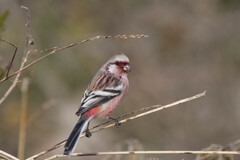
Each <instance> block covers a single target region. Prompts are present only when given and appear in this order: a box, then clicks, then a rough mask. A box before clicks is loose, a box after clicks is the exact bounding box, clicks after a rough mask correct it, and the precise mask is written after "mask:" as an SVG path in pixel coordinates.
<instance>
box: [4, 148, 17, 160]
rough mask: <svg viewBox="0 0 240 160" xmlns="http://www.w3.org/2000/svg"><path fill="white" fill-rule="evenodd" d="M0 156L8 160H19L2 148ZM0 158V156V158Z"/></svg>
mask: <svg viewBox="0 0 240 160" xmlns="http://www.w3.org/2000/svg"><path fill="white" fill-rule="evenodd" d="M0 157H2V158H5V159H8V160H19V159H18V158H16V157H14V156H12V155H11V154H9V153H7V152H4V151H2V150H0ZM0 159H1V158H0Z"/></svg>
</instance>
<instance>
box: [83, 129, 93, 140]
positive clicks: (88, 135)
mask: <svg viewBox="0 0 240 160" xmlns="http://www.w3.org/2000/svg"><path fill="white" fill-rule="evenodd" d="M85 135H86V137H87V138H90V137H91V136H92V133H91V132H90V130H89V129H86V132H85Z"/></svg>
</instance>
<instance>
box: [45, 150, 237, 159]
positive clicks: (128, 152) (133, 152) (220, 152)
mask: <svg viewBox="0 0 240 160" xmlns="http://www.w3.org/2000/svg"><path fill="white" fill-rule="evenodd" d="M132 154H161V155H162V154H192V155H193V154H218V155H223V154H224V155H240V152H238V151H120V152H95V153H73V154H72V155H70V157H80V156H105V155H132ZM62 157H68V156H66V155H62V154H59V155H54V156H52V157H49V158H46V159H45V160H52V159H55V158H62Z"/></svg>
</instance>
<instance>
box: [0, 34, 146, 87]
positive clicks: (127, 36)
mask: <svg viewBox="0 0 240 160" xmlns="http://www.w3.org/2000/svg"><path fill="white" fill-rule="evenodd" d="M145 37H148V36H147V35H144V34H137V35H116V36H96V37H92V38H88V39H85V40H82V41H80V42H77V43H72V44H69V45H67V46H64V47H60V48H57V47H54V48H50V49H46V50H52V49H53V50H52V51H51V52H49V53H48V54H46V55H44V56H42V57H40V58H38V59H36V60H35V61H33V62H31V63H30V64H28V65H26V66H25V67H23V68H21V69H19V70H18V71H16V72H14V73H12V74H11V75H9V76H8V77H9V78H10V77H13V76H15V75H16V74H18V73H20V72H22V71H23V70H25V69H27V68H29V67H31V66H32V65H34V64H36V63H38V62H39V61H41V60H43V59H45V58H47V57H48V56H50V55H52V54H54V53H56V52H59V51H61V50H64V49H67V48H70V47H73V46H76V45H79V44H82V43H85V42H88V41H92V40H95V39H109V38H113V39H128V38H145ZM44 51H45V50H42V51H40V52H44ZM3 81H5V79H2V80H0V83H1V82H3Z"/></svg>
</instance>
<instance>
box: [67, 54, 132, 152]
mask: <svg viewBox="0 0 240 160" xmlns="http://www.w3.org/2000/svg"><path fill="white" fill-rule="evenodd" d="M128 72H130V64H129V59H128V57H127V56H126V55H124V54H120V55H116V56H114V57H112V58H110V59H109V60H108V61H107V63H105V64H104V65H103V66H102V67H101V69H100V70H99V71H98V72H97V74H96V75H95V76H94V78H93V79H92V81H91V82H90V84H89V85H88V88H87V89H86V91H85V92H84V95H83V98H82V100H81V104H80V107H79V109H78V111H77V112H76V115H78V116H79V115H81V117H80V119H79V120H78V122H77V124H76V125H75V127H74V128H73V131H72V132H71V134H70V136H69V138H68V140H67V142H66V144H65V146H64V148H65V150H64V154H65V155H69V154H71V153H72V152H73V151H74V149H75V147H76V144H77V142H78V140H79V137H80V135H81V134H82V132H83V130H84V129H85V128H86V127H87V129H86V136H87V137H90V136H91V133H90V132H89V130H88V125H89V123H90V121H91V120H92V119H93V118H98V117H101V118H109V119H113V120H115V122H116V126H118V125H119V123H118V121H117V120H116V119H114V118H111V117H108V116H109V115H110V114H111V113H112V112H113V111H114V109H115V108H116V107H117V106H118V104H119V103H120V101H121V99H122V98H123V96H124V95H125V94H126V92H127V90H128V87H129V83H128V78H127V73H128Z"/></svg>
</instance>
